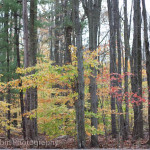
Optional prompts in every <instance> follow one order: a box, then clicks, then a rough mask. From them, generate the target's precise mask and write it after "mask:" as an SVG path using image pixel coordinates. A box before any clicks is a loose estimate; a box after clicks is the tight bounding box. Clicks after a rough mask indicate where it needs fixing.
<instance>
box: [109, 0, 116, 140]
mask: <svg viewBox="0 0 150 150" xmlns="http://www.w3.org/2000/svg"><path fill="white" fill-rule="evenodd" d="M107 5H108V16H109V27H110V79H111V81H110V82H111V83H110V86H111V88H113V87H115V86H117V81H116V80H114V79H113V80H112V78H116V75H115V74H116V73H117V66H116V36H115V35H116V31H115V26H114V14H113V13H114V5H113V2H112V1H110V0H107ZM115 103H116V100H115V95H114V93H111V110H112V114H111V128H112V136H113V137H114V138H115V137H116V135H117V129H116V115H115V113H113V112H114V111H115V110H116V106H115Z"/></svg>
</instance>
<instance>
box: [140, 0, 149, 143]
mask: <svg viewBox="0 0 150 150" xmlns="http://www.w3.org/2000/svg"><path fill="white" fill-rule="evenodd" d="M142 6H143V13H142V14H143V21H144V44H145V53H146V73H147V84H148V126H149V140H148V144H150V52H149V40H148V28H147V26H148V23H147V12H146V6H145V0H142Z"/></svg>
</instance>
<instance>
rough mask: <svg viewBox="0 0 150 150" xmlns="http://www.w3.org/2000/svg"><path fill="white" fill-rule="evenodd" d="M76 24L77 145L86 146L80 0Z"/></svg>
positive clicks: (76, 7)
mask: <svg viewBox="0 0 150 150" xmlns="http://www.w3.org/2000/svg"><path fill="white" fill-rule="evenodd" d="M73 10H74V14H75V16H74V25H75V33H76V46H77V60H78V82H77V83H78V89H77V90H78V99H77V101H76V102H75V108H76V121H77V145H78V148H85V144H86V143H85V125H84V67H83V49H82V28H81V23H80V21H79V0H73Z"/></svg>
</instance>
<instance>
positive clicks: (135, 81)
mask: <svg viewBox="0 0 150 150" xmlns="http://www.w3.org/2000/svg"><path fill="white" fill-rule="evenodd" d="M141 62H142V57H141V7H140V1H138V0H134V39H133V49H132V69H133V74H134V75H133V76H132V92H133V93H134V94H133V96H132V99H133V100H134V101H135V102H134V106H133V109H134V128H133V137H134V138H135V139H138V138H142V137H143V117H142V114H143V112H142V108H143V106H142V102H141V101H140V99H141V98H142V64H141ZM136 95H137V96H136ZM137 103H138V104H137Z"/></svg>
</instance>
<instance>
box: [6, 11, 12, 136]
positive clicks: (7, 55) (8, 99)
mask: <svg viewBox="0 0 150 150" xmlns="http://www.w3.org/2000/svg"><path fill="white" fill-rule="evenodd" d="M8 19H9V13H8V11H6V12H5V22H4V28H5V40H6V43H7V45H6V58H7V82H9V81H10V72H9V70H10V49H9V39H8V37H9V32H8ZM7 88H8V89H7V97H6V98H7V103H8V104H10V99H11V95H10V94H11V93H10V86H9V85H8V87H7ZM10 115H11V114H10V105H9V106H8V114H7V119H8V130H7V137H8V139H10V129H9V127H10V119H11V118H10Z"/></svg>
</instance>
